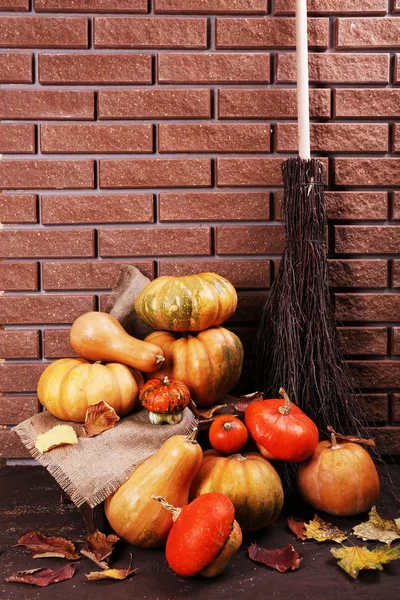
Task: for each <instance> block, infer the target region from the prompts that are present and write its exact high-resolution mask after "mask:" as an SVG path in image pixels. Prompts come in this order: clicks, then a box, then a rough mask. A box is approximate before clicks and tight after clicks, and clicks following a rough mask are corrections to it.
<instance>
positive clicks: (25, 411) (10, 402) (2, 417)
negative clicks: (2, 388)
mask: <svg viewBox="0 0 400 600" xmlns="http://www.w3.org/2000/svg"><path fill="white" fill-rule="evenodd" d="M38 412H39V402H38V399H37V397H36V396H22V395H21V396H2V397H0V423H1V424H2V425H17V424H18V423H21V421H24V420H25V419H28V418H29V417H33V415H35V414H36V413H38Z"/></svg>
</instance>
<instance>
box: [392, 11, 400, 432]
mask: <svg viewBox="0 0 400 600" xmlns="http://www.w3.org/2000/svg"><path fill="white" fill-rule="evenodd" d="M399 6H400V5H399ZM392 404H393V407H392V411H393V420H394V421H400V394H393V403H392Z"/></svg>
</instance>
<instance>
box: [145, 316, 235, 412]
mask: <svg viewBox="0 0 400 600" xmlns="http://www.w3.org/2000/svg"><path fill="white" fill-rule="evenodd" d="M145 341H146V342H150V343H152V344H156V345H157V346H159V347H160V348H161V349H162V351H163V354H164V356H165V361H164V363H163V364H162V366H161V368H160V369H159V370H158V371H157V376H158V377H160V378H163V377H165V376H167V377H169V378H170V379H179V380H180V381H183V382H184V383H185V384H186V385H187V386H188V388H189V390H190V393H191V395H192V398H193V400H194V402H195V403H196V404H197V406H211V405H212V404H215V402H217V401H218V400H220V399H221V398H222V397H223V396H224V395H225V394H227V393H228V392H230V391H231V390H232V388H233V387H234V386H235V385H236V383H237V381H238V379H239V377H240V373H241V371H242V365H243V346H242V342H241V341H240V339H239V338H238V337H237V335H235V334H234V333H232V332H231V331H229V330H228V329H225V328H224V327H211V328H210V329H206V330H205V331H200V332H199V333H197V334H196V333H185V334H178V333H173V332H169V331H155V332H153V333H151V334H150V335H149V336H147V338H146V340H145Z"/></svg>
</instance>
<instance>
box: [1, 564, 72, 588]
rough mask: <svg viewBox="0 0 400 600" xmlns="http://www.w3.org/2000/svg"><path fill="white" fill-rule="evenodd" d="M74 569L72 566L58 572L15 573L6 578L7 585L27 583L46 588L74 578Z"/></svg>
mask: <svg viewBox="0 0 400 600" xmlns="http://www.w3.org/2000/svg"><path fill="white" fill-rule="evenodd" d="M74 573H75V567H74V566H73V565H65V567H62V569H58V571H53V569H31V570H30V571H17V573H13V574H12V575H10V577H7V579H6V581H7V583H29V584H30V585H37V586H39V587H46V586H48V585H50V584H51V583H59V582H60V581H65V580H66V579H71V577H73V576H74Z"/></svg>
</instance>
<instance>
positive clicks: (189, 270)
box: [159, 259, 270, 289]
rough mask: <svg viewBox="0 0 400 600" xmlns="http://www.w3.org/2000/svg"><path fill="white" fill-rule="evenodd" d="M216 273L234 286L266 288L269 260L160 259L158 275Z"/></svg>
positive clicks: (268, 282) (268, 277)
mask: <svg viewBox="0 0 400 600" xmlns="http://www.w3.org/2000/svg"><path fill="white" fill-rule="evenodd" d="M207 272H210V273H218V275H222V277H225V278H226V279H228V281H230V282H231V283H232V285H234V286H235V287H236V288H249V289H251V288H268V287H269V284H270V261H269V260H265V259H261V260H258V259H251V260H249V259H247V260H246V259H237V260H180V261H177V260H176V261H172V260H161V261H160V266H159V275H160V276H162V275H172V276H173V277H180V276H182V275H192V274H193V273H207Z"/></svg>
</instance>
